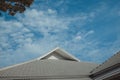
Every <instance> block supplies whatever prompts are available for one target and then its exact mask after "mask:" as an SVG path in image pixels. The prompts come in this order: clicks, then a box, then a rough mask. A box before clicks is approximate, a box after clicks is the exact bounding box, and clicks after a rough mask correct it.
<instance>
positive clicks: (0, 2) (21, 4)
mask: <svg viewBox="0 0 120 80" xmlns="http://www.w3.org/2000/svg"><path fill="white" fill-rule="evenodd" d="M33 1H34V0H0V11H3V12H7V13H9V14H10V15H12V16H14V15H15V14H16V13H17V12H19V13H23V12H24V11H25V10H26V7H30V5H31V4H32V3H33ZM0 14H1V13H0Z"/></svg>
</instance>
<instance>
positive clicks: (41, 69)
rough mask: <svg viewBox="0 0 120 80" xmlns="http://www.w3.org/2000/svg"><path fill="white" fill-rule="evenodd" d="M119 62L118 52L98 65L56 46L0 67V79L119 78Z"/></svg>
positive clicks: (100, 79) (89, 79)
mask: <svg viewBox="0 0 120 80" xmlns="http://www.w3.org/2000/svg"><path fill="white" fill-rule="evenodd" d="M119 62H120V52H119V53H117V54H116V55H115V56H113V57H112V58H110V59H109V60H108V61H106V62H105V63H103V64H101V65H99V64H95V63H90V62H83V61H80V60H79V59H77V58H76V57H74V56H73V55H71V54H69V53H67V52H66V51H64V50H62V49H60V48H56V49H54V50H52V51H50V52H49V53H47V54H46V55H44V56H42V57H40V58H37V59H34V60H31V61H28V62H24V63H21V64H17V65H14V66H10V67H6V68H3V69H0V80H93V79H94V80H120V79H119V74H120V67H119V66H120V65H119ZM115 65H117V67H114V68H112V69H111V68H110V67H113V66H115ZM111 70H112V71H111ZM104 71H105V72H104ZM113 76H116V79H115V78H114V77H113ZM110 78H114V79H110Z"/></svg>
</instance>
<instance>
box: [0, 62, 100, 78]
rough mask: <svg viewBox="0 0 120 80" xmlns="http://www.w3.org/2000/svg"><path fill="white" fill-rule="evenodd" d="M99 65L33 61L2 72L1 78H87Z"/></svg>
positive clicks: (0, 73)
mask: <svg viewBox="0 0 120 80" xmlns="http://www.w3.org/2000/svg"><path fill="white" fill-rule="evenodd" d="M97 66H98V65H97V64H93V63H87V62H75V61H66V60H33V61H30V62H28V63H24V64H21V65H17V66H13V67H10V68H6V69H2V70H0V77H6V76H7V77H8V76H12V77H14V76H18V77H21V76H22V77H23V76H31V77H32V76H33V77H34V76H39V77H40V76H41V77H45V76H46V77H47V76H48V77H49V76H56V77H57V76H58V77H59V76H81V77H85V76H88V75H89V74H90V71H91V70H93V69H94V68H95V67H97Z"/></svg>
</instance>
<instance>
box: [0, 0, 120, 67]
mask: <svg viewBox="0 0 120 80" xmlns="http://www.w3.org/2000/svg"><path fill="white" fill-rule="evenodd" d="M63 3H64V5H65V2H64V1H62V0H61V1H60V2H58V3H57V4H56V5H55V6H60V5H62V4H63ZM68 3H69V1H66V4H68ZM46 4H47V3H46ZM41 5H42V4H41ZM99 5H100V6H96V7H95V8H93V9H91V10H90V11H88V12H84V11H83V12H79V13H75V15H74V16H73V14H72V15H70V14H69V13H66V14H65V13H62V11H63V12H65V11H64V10H66V9H67V8H68V7H67V6H65V7H64V8H66V9H64V8H63V9H60V10H61V12H59V10H56V9H55V8H51V7H50V8H49V6H48V8H46V6H44V8H45V10H42V9H41V8H40V9H41V10H40V9H38V8H35V7H36V5H33V8H32V9H28V10H26V11H25V13H24V14H23V15H16V16H15V18H16V19H12V20H6V19H5V18H3V17H2V18H0V66H1V67H3V66H7V65H11V64H15V63H19V62H23V61H26V60H30V59H32V58H36V57H39V56H40V55H42V54H45V53H47V52H48V51H50V50H51V49H53V48H55V47H62V48H64V49H65V50H67V51H68V52H70V53H72V54H73V55H75V56H76V57H78V58H80V59H81V60H86V61H91V62H102V61H103V60H105V59H106V58H105V57H109V56H108V55H110V54H112V53H114V52H115V51H117V50H118V49H119V47H120V45H118V44H119V42H120V41H119V40H120V36H117V39H116V40H115V41H114V42H109V43H105V42H104V41H102V40H101V37H102V36H104V34H103V33H101V32H102V31H101V32H100V33H98V32H99V30H98V29H101V28H100V27H101V26H103V25H101V24H102V23H103V22H100V23H99V21H101V20H104V19H103V17H104V18H106V16H107V17H108V15H103V14H104V13H106V11H107V10H108V6H107V5H106V4H103V3H102V4H99ZM114 10H115V9H114ZM111 12H112V10H111ZM117 12H118V11H117ZM60 13H61V14H63V15H62V16H61V14H60ZM101 14H102V17H99V16H101ZM66 15H67V16H66ZM109 16H110V14H109ZM115 16H116V15H115ZM98 18H99V19H98ZM96 25H97V26H96ZM97 28H98V29H97ZM116 31H119V28H118V29H116ZM108 32H109V31H108ZM104 33H105V32H104ZM105 34H107V33H105ZM99 36H100V37H99ZM105 37H106V36H105ZM102 38H103V37H102ZM102 44H104V45H102ZM106 47H108V48H109V49H110V50H109V51H108V48H106ZM103 51H104V52H103ZM104 53H106V54H104ZM103 54H104V56H105V57H104V56H103ZM103 58H104V59H103Z"/></svg>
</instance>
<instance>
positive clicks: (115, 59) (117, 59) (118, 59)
mask: <svg viewBox="0 0 120 80" xmlns="http://www.w3.org/2000/svg"><path fill="white" fill-rule="evenodd" d="M119 63H120V51H119V52H117V53H116V54H114V55H113V56H112V57H111V58H109V59H108V60H106V61H105V62H104V63H102V64H101V65H99V66H98V67H96V68H95V69H94V70H92V71H91V73H92V74H94V73H97V72H99V71H101V70H104V69H106V68H109V67H111V66H114V65H116V64H119Z"/></svg>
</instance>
